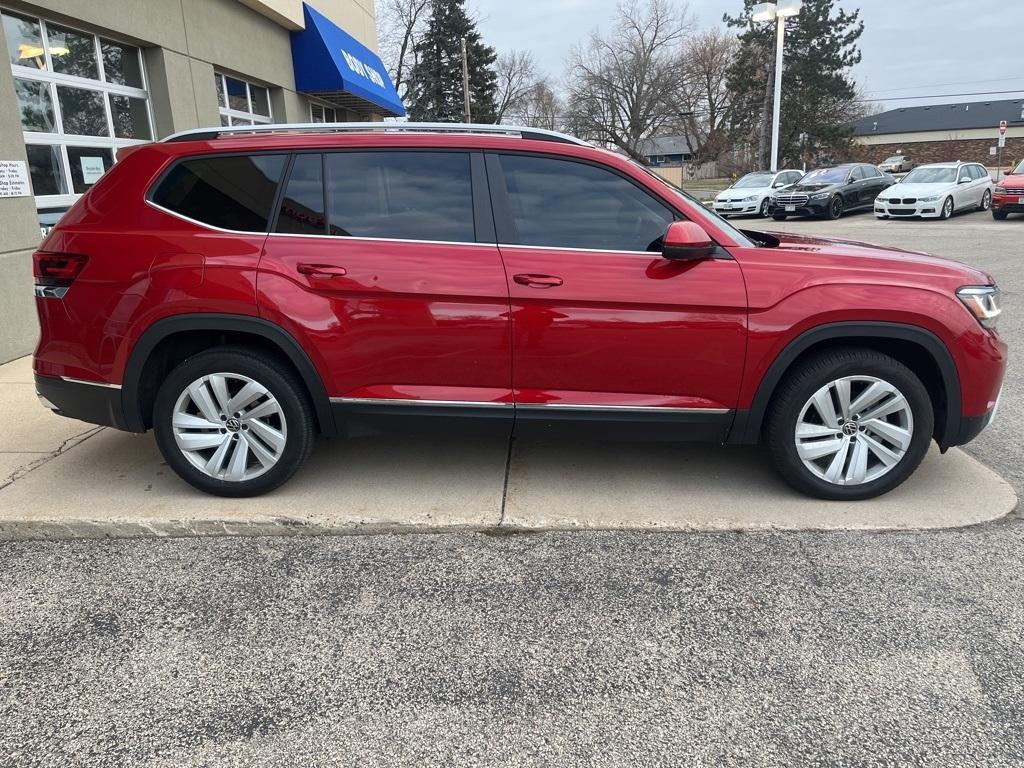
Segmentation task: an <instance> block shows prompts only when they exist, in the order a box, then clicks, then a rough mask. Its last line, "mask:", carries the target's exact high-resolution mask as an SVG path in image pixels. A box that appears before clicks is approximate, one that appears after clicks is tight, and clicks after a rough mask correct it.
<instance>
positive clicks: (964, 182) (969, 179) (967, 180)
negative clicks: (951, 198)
mask: <svg viewBox="0 0 1024 768" xmlns="http://www.w3.org/2000/svg"><path fill="white" fill-rule="evenodd" d="M970 181H971V178H970V177H969V176H965V177H964V178H962V179H957V180H956V183H957V184H967V183H968V182H970Z"/></svg>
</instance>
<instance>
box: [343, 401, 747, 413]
mask: <svg viewBox="0 0 1024 768" xmlns="http://www.w3.org/2000/svg"><path fill="white" fill-rule="evenodd" d="M331 403H332V404H334V405H448V406H462V407H470V408H516V409H517V410H518V409H523V410H572V411H616V412H623V411H624V412H630V413H702V414H708V415H721V414H726V413H729V411H730V410H731V409H729V408H680V407H676V406H663V405H639V406H634V405H587V404H583V403H496V402H493V401H486V400H403V399H401V398H383V397H380V398H378V397H332V398H331Z"/></svg>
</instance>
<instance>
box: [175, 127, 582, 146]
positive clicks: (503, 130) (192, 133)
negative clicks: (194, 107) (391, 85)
mask: <svg viewBox="0 0 1024 768" xmlns="http://www.w3.org/2000/svg"><path fill="white" fill-rule="evenodd" d="M253 133H476V134H491V135H494V134H498V135H502V136H518V137H519V138H522V139H533V140H536V141H555V142H560V143H562V144H577V145H579V146H585V147H586V146H591V145H590V144H589V142H586V141H583V139H577V138H576V137H575V136H569V135H568V134H565V133H558V132H557V131H548V130H545V129H543V128H527V127H525V126H519V125H489V124H486V123H483V124H481V123H273V124H260V125H232V126H225V127H223V128H193V129H191V130H188V131H179V132H178V133H172V134H171V135H170V136H168V137H167V138H165V139H164V141H165V142H168V141H206V140H209V139H216V138H220V137H221V136H238V135H243V134H253Z"/></svg>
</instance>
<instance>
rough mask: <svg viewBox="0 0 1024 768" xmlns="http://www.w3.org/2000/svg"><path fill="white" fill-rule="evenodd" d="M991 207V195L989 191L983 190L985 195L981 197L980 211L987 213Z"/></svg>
mask: <svg viewBox="0 0 1024 768" xmlns="http://www.w3.org/2000/svg"><path fill="white" fill-rule="evenodd" d="M991 205H992V193H991V192H990V191H989V190H987V189H986V190H985V194H984V195H982V196H981V210H983V211H987V210H988V209H989V207H990V206H991Z"/></svg>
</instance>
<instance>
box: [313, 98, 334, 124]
mask: <svg viewBox="0 0 1024 768" xmlns="http://www.w3.org/2000/svg"><path fill="white" fill-rule="evenodd" d="M309 121H310V122H311V123H336V122H338V113H337V111H336V110H335V109H334V107H325V106H324V105H323V104H317V103H315V102H312V101H311V102H309Z"/></svg>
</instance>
